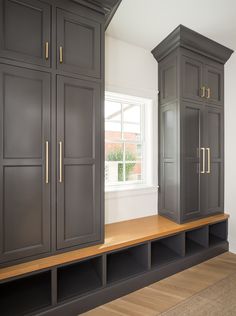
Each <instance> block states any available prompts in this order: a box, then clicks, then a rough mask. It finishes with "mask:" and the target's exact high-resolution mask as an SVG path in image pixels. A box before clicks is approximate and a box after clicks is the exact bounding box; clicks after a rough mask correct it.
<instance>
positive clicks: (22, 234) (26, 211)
mask: <svg viewBox="0 0 236 316" xmlns="http://www.w3.org/2000/svg"><path fill="white" fill-rule="evenodd" d="M0 96H1V97H0V111H1V115H0V118H1V119H0V120H1V122H0V126H1V129H0V201H1V203H0V263H1V262H5V261H10V260H14V259H19V258H22V257H27V256H30V255H35V254H41V253H46V252H48V251H49V250H50V221H51V214H50V184H49V174H48V167H49V166H48V165H47V164H48V160H47V159H48V157H47V156H48V155H49V151H50V150H49V147H50V144H51V137H50V75H49V74H46V73H44V72H38V71H34V70H26V69H24V68H20V67H14V66H7V65H1V66H0Z"/></svg>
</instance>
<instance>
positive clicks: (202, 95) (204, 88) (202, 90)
mask: <svg viewBox="0 0 236 316" xmlns="http://www.w3.org/2000/svg"><path fill="white" fill-rule="evenodd" d="M205 96H206V87H204V86H203V87H201V98H205Z"/></svg>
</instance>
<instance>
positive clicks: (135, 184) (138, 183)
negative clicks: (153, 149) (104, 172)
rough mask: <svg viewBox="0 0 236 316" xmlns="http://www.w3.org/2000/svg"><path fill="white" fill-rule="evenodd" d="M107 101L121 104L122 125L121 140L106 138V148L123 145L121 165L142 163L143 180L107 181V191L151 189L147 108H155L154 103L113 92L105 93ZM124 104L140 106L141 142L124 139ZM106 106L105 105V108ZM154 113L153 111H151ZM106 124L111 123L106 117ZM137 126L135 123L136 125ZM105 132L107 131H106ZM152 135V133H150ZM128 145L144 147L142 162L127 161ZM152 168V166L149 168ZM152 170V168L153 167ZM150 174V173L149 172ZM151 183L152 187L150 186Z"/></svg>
mask: <svg viewBox="0 0 236 316" xmlns="http://www.w3.org/2000/svg"><path fill="white" fill-rule="evenodd" d="M106 101H111V102H116V103H120V104H121V120H120V121H119V122H120V124H121V138H120V139H119V140H114V141H109V140H107V139H106V136H105V146H106V143H115V144H121V145H122V146H124V152H123V160H122V161H120V163H122V164H123V166H125V163H126V164H127V163H132V162H135V163H138V162H140V163H141V168H142V169H141V170H142V171H141V175H142V179H141V180H134V181H130V180H129V181H126V180H125V181H120V183H119V182H114V183H106V181H105V191H106V192H109V191H122V190H126V189H141V188H145V187H150V186H152V184H153V183H152V182H153V181H152V179H148V172H147V156H148V154H147V139H146V136H147V135H146V134H147V120H148V118H149V119H151V117H150V110H149V111H147V106H150V105H151V107H152V106H153V102H152V100H150V99H146V98H140V97H136V96H129V95H124V94H121V93H113V92H108V91H106V92H105V102H106ZM105 102H104V103H105ZM124 104H131V105H139V106H140V107H141V113H140V124H138V125H140V139H139V140H136V141H135V140H131V141H129V140H127V139H125V138H124V137H123V130H124V127H123V125H124V123H127V122H124V120H123V117H124V113H123V112H124V111H123V107H124ZM105 106H106V105H104V107H105ZM147 112H149V116H148V117H147ZM151 112H152V111H151ZM104 122H105V123H106V122H109V120H108V121H107V120H106V118H105V116H104ZM134 124H135V123H134ZM104 132H105V131H104ZM148 134H150V133H148ZM126 144H136V145H138V144H141V146H142V151H141V159H140V160H137V159H136V160H135V161H129V160H125V145H126ZM150 146H152V144H149V147H150ZM151 160H152V157H151ZM104 163H106V159H105V161H104ZM118 163H119V161H118ZM149 168H150V166H149ZM151 168H152V166H151ZM125 169H126V168H124V167H123V179H125ZM149 174H150V172H149ZM150 182H151V185H150Z"/></svg>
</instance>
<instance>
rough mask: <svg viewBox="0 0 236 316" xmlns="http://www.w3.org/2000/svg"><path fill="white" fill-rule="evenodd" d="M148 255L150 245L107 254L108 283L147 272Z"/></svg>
mask: <svg viewBox="0 0 236 316" xmlns="http://www.w3.org/2000/svg"><path fill="white" fill-rule="evenodd" d="M148 254H149V251H148V244H143V245H139V246H135V247H131V248H128V249H124V250H120V251H116V252H113V253H109V254H107V283H108V284H109V283H113V282H116V281H120V280H122V279H126V278H129V277H131V276H134V275H135V274H139V273H142V272H145V271H147V270H148V262H149V261H148Z"/></svg>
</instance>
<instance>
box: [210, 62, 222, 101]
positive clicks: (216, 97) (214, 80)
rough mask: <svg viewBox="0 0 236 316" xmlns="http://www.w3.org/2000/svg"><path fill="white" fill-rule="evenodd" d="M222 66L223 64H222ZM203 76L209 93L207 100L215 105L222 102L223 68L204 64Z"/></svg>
mask: <svg viewBox="0 0 236 316" xmlns="http://www.w3.org/2000/svg"><path fill="white" fill-rule="evenodd" d="M222 67H223V66H222ZM205 78H206V85H207V88H209V89H210V95H209V98H208V99H207V102H209V103H213V104H216V105H223V104H224V71H223V68H222V69H220V68H215V67H213V66H209V65H206V67H205Z"/></svg>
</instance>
